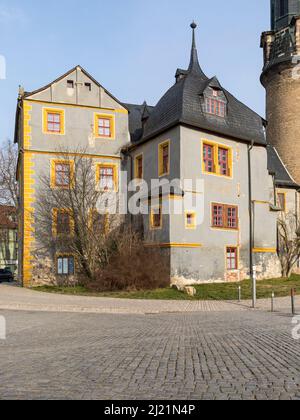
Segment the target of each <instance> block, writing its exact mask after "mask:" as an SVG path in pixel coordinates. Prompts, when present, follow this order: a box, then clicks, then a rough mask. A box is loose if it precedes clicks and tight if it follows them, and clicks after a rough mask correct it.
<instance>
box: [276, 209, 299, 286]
mask: <svg viewBox="0 0 300 420" xmlns="http://www.w3.org/2000/svg"><path fill="white" fill-rule="evenodd" d="M278 255H279V259H280V262H281V268H282V276H283V277H288V278H289V277H291V275H292V273H293V270H294V268H295V265H296V263H297V261H298V260H299V259H300V223H299V220H298V217H297V215H295V214H293V213H288V214H286V215H284V216H282V217H280V218H279V220H278Z"/></svg>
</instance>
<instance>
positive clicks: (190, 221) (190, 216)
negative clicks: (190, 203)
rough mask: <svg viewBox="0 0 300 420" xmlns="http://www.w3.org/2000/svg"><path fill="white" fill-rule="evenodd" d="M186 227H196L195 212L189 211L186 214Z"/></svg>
mask: <svg viewBox="0 0 300 420" xmlns="http://www.w3.org/2000/svg"><path fill="white" fill-rule="evenodd" d="M185 227H186V229H195V228H196V214H195V213H193V212H188V213H186V215H185Z"/></svg>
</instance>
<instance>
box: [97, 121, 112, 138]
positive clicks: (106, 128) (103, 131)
mask: <svg viewBox="0 0 300 420" xmlns="http://www.w3.org/2000/svg"><path fill="white" fill-rule="evenodd" d="M98 134H99V136H101V137H111V119H110V118H99V119H98Z"/></svg>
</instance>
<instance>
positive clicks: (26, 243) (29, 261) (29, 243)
mask: <svg viewBox="0 0 300 420" xmlns="http://www.w3.org/2000/svg"><path fill="white" fill-rule="evenodd" d="M34 174H35V171H34V156H33V155H32V154H30V153H27V154H26V155H25V156H24V159H23V176H22V178H21V179H22V198H23V214H22V216H21V218H22V219H23V223H22V227H23V231H22V232H21V235H20V237H21V238H22V242H23V247H22V250H23V255H22V261H21V264H22V276H23V278H22V282H23V286H24V287H30V286H31V285H32V274H33V254H32V251H33V247H34V243H35V238H34V232H35V230H34V208H33V204H34V202H35V198H34V195H35V188H34V185H35V180H34V178H33V175H34Z"/></svg>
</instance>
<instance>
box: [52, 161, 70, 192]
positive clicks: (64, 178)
mask: <svg viewBox="0 0 300 420" xmlns="http://www.w3.org/2000/svg"><path fill="white" fill-rule="evenodd" d="M70 182H71V164H70V163H56V164H55V185H56V187H69V186H70Z"/></svg>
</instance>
